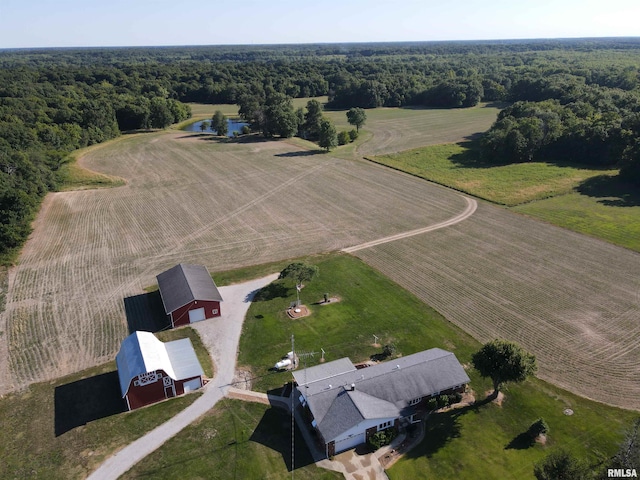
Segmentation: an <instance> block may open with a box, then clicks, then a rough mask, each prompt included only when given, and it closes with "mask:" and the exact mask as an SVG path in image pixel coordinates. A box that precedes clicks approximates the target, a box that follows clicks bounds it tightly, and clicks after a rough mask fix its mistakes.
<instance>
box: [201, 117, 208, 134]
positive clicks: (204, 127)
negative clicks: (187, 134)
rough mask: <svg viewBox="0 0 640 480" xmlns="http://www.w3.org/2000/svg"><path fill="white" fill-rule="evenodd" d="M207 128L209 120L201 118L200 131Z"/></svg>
mask: <svg viewBox="0 0 640 480" xmlns="http://www.w3.org/2000/svg"><path fill="white" fill-rule="evenodd" d="M208 128H209V122H207V121H206V120H203V121H202V123H200V131H201V132H204V131H205V130H207V129H208Z"/></svg>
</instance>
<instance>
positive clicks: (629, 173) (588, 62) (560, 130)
mask: <svg viewBox="0 0 640 480" xmlns="http://www.w3.org/2000/svg"><path fill="white" fill-rule="evenodd" d="M639 59H640V38H627V39H624V38H619V39H577V40H532V41H496V42H488V41H486V42H484V41H483V42H424V43H389V44H384V43H383V44H335V45H273V46H219V47H155V48H151V47H150V48H142V47H139V48H111V49H109V48H95V49H92V48H86V49H44V50H37V49H26V50H0V255H2V260H3V262H4V263H7V262H11V261H12V260H13V256H12V254H15V252H16V251H17V249H18V248H19V247H20V246H21V245H22V244H23V242H24V241H25V239H26V237H27V236H28V234H29V232H30V223H31V220H32V219H33V216H34V214H35V212H36V211H37V209H38V207H39V205H40V202H41V200H42V198H43V197H44V195H45V194H46V193H47V192H48V191H53V190H56V189H57V188H58V187H59V184H60V182H61V178H60V177H61V176H60V167H61V166H62V165H63V164H64V163H65V162H68V161H69V158H70V157H69V153H70V152H72V151H73V150H76V149H78V148H82V147H85V146H87V145H92V144H95V143H100V142H103V141H106V140H109V139H111V138H114V137H116V136H118V135H119V134H120V133H121V132H124V131H132V130H138V129H149V128H164V127H166V126H168V125H170V124H172V123H175V122H179V121H182V120H184V119H187V118H189V117H190V115H191V112H190V109H189V107H188V106H187V105H185V104H184V103H185V102H199V103H211V104H215V103H232V104H238V105H239V106H240V113H241V115H242V116H243V117H244V118H245V119H246V120H249V121H250V122H251V123H252V126H253V127H255V128H257V129H258V130H260V131H262V132H263V133H264V134H265V135H267V136H274V135H281V136H290V135H293V134H296V133H298V134H301V133H303V131H302V130H303V129H302V128H301V127H302V126H303V125H305V124H306V127H308V126H309V125H310V124H313V125H315V124H314V123H313V122H311V123H310V119H316V120H317V112H311V115H309V113H310V112H309V111H307V112H302V111H297V112H295V111H293V107H292V106H291V102H290V99H291V98H293V97H316V96H324V95H327V96H328V99H329V102H328V104H327V106H326V108H335V109H348V108H351V107H362V108H375V107H380V106H388V107H406V106H422V107H435V108H459V107H472V106H475V105H477V104H478V103H479V102H481V101H484V102H510V103H512V104H511V105H510V106H509V107H507V108H506V109H505V110H503V111H502V112H501V114H500V116H499V118H498V120H497V122H496V123H495V124H494V125H493V126H492V127H491V129H490V130H489V132H487V133H486V134H485V135H484V137H483V139H482V141H481V151H482V153H483V157H484V160H485V161H486V162H489V163H496V164H504V163H509V162H526V161H532V160H545V161H570V162H574V163H586V164H590V165H601V166H609V167H614V166H615V167H619V168H621V170H620V175H621V176H623V177H625V178H627V179H629V180H631V181H632V182H636V184H637V183H640V72H639V68H640V67H639V66H640V62H639V61H638V60H639ZM314 107H315V105H314ZM265 119H266V120H267V121H266V122H265V121H264V120H265ZM316 120H314V121H316ZM261 121H262V123H261ZM318 125H319V124H318ZM325 127H326V126H325ZM307 133H309V132H307ZM311 134H312V135H311V136H312V137H313V136H315V133H314V132H311ZM331 146H334V144H331V145H330V146H329V147H326V148H330V147H331ZM634 188H635V187H634Z"/></svg>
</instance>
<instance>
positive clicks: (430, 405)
mask: <svg viewBox="0 0 640 480" xmlns="http://www.w3.org/2000/svg"><path fill="white" fill-rule="evenodd" d="M427 409H428V410H437V409H438V399H436V398H430V399H429V400H427Z"/></svg>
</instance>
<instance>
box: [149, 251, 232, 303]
mask: <svg viewBox="0 0 640 480" xmlns="http://www.w3.org/2000/svg"><path fill="white" fill-rule="evenodd" d="M156 278H157V279H158V287H159V288H160V296H161V297H162V303H163V304H164V310H165V312H167V314H169V313H171V312H174V311H176V310H177V309H178V308H180V307H183V306H184V305H186V304H188V303H190V302H192V301H194V300H209V301H217V302H221V301H222V297H221V296H220V292H219V291H218V287H216V284H215V283H214V282H213V280H212V278H211V275H210V274H209V271H208V270H207V269H206V267H204V266H202V265H187V264H184V263H181V264H180V265H176V266H175V267H173V268H170V269H169V270H167V271H166V272H162V273H161V274H160V275H158V276H157V277H156Z"/></svg>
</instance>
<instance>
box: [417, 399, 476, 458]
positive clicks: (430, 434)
mask: <svg viewBox="0 0 640 480" xmlns="http://www.w3.org/2000/svg"><path fill="white" fill-rule="evenodd" d="M466 411H468V408H460V409H457V410H448V411H445V412H438V413H432V414H431V415H429V417H428V418H427V420H426V424H425V426H424V429H425V435H424V439H423V440H422V442H421V443H420V444H419V445H417V446H416V447H415V448H413V449H411V450H409V451H408V452H407V453H406V455H407V457H408V458H419V457H425V456H426V457H427V458H431V457H432V456H433V455H435V454H436V453H437V452H438V451H439V450H440V449H442V448H444V447H445V446H446V445H447V443H449V442H450V441H451V440H452V439H454V438H459V437H460V431H461V427H460V422H459V418H460V416H461V415H464V413H465V412H466Z"/></svg>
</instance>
